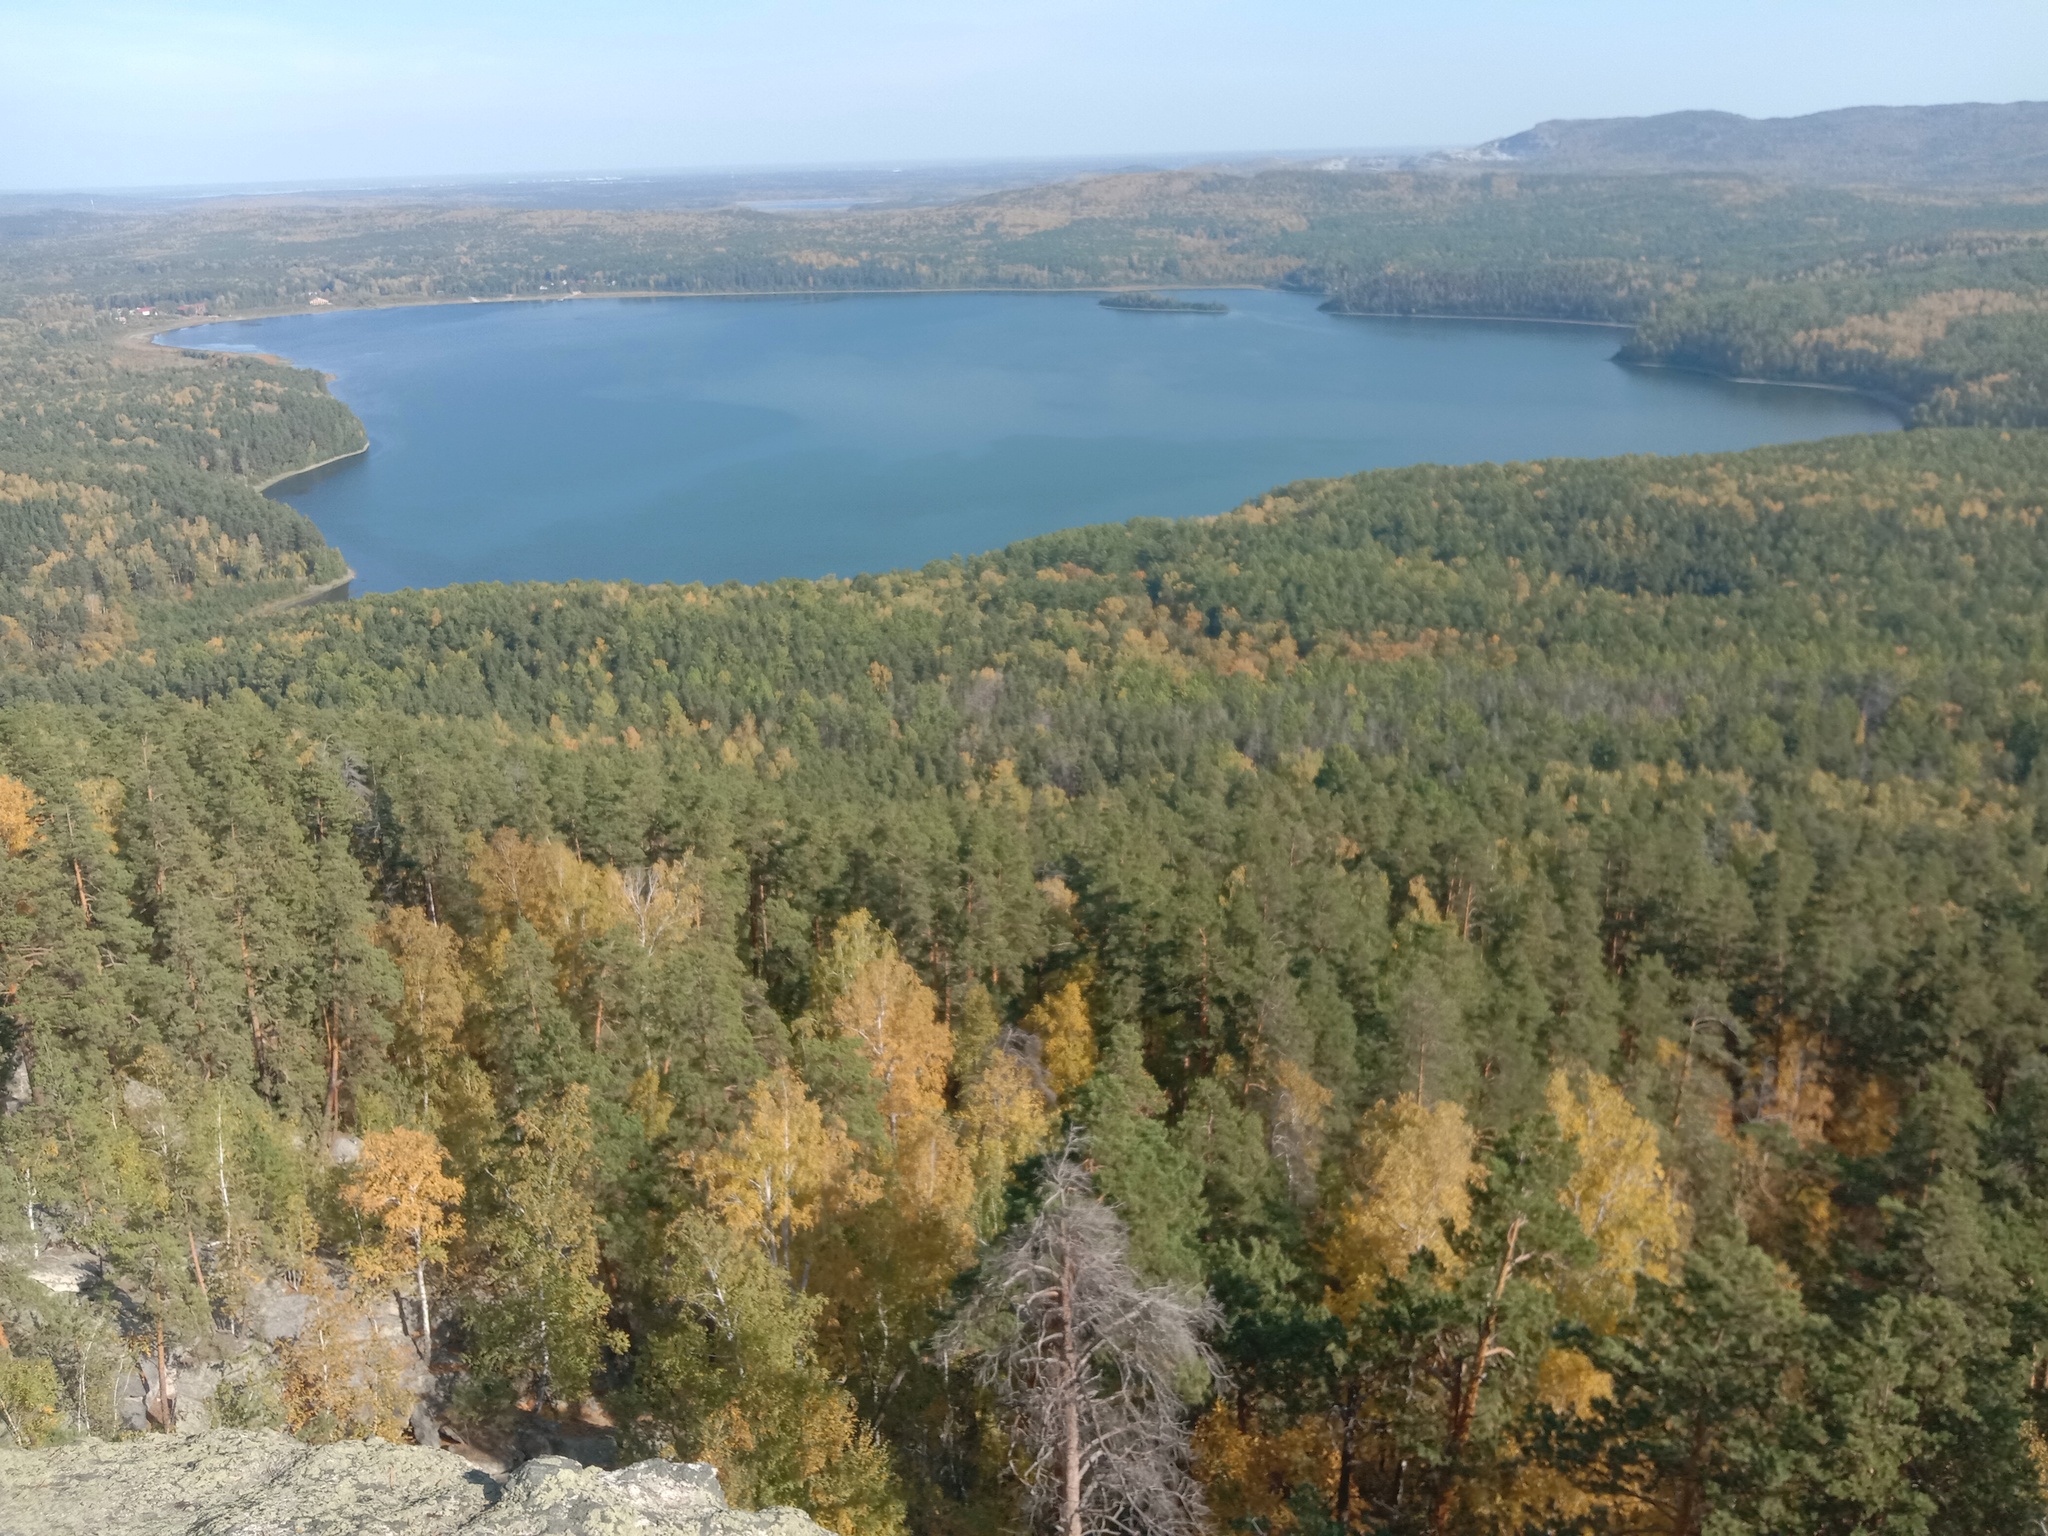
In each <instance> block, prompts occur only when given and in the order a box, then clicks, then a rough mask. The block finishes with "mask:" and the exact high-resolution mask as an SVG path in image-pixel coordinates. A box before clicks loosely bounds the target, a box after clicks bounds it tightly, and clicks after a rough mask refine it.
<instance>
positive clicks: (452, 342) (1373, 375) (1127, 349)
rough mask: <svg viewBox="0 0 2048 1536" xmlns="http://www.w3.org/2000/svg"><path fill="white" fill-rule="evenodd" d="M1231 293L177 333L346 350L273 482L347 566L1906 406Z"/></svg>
mask: <svg viewBox="0 0 2048 1536" xmlns="http://www.w3.org/2000/svg"><path fill="white" fill-rule="evenodd" d="M1215 297H1220V298H1222V299H1223V300H1224V301H1225V302H1226V303H1228V304H1229V305H1230V307H1231V312H1230V313H1229V314H1228V315H1224V316H1204V315H1170V314H1132V313H1127V312H1118V311H1114V310H1107V309H1104V308H1102V307H1101V306H1100V305H1099V304H1098V303H1097V302H1096V299H1095V296H1093V295H1089V294H1019V295H1010V294H915V295H901V296H874V297H869V296H848V297H836V298H820V299H810V298H766V299H731V300H720V299H648V300H634V299H581V300H577V301H575V302H572V303H545V304H542V303H534V304H467V305H446V306H438V307H432V308H409V309H386V310H371V311H360V312H354V313H342V314H330V315H305V316H290V317H284V318H280V319H273V320H253V321H238V322H229V323H222V324H218V325H209V326H205V327H201V328H198V329H196V330H187V331H181V332H177V333H175V334H174V337H173V339H174V340H176V341H178V342H180V343H182V344H184V345H188V346H195V345H196V346H207V347H213V348H223V349H228V350H237V351H264V352H274V353H277V354H279V355H281V356H284V357H287V358H290V359H291V360H292V361H294V362H297V363H301V364H303V365H305V366H307V367H312V368H320V369H324V370H325V371H327V372H329V373H331V374H333V375H334V376H335V383H334V390H335V393H336V394H338V395H339V396H340V397H341V398H342V399H343V400H345V401H347V402H348V404H349V405H350V406H351V407H353V408H354V410H355V412H356V414H357V415H359V416H360V417H361V418H362V419H363V422H364V425H365V426H367V427H368V429H369V433H370V442H371V447H370V451H369V453H368V454H366V455H364V456H363V457H362V458H360V459H356V460H351V461H349V462H347V463H345V464H343V465H340V466H337V467H336V468H335V469H334V470H332V471H330V472H327V473H325V474H323V475H321V476H318V477H313V478H311V479H308V480H301V481H297V482H287V483H286V484H285V485H283V486H281V487H279V490H278V492H277V493H276V494H279V495H282V496H283V497H284V499H286V500H288V501H289V502H290V503H291V504H292V505H293V506H295V507H297V508H299V509H300V510H301V511H303V512H304V513H306V515H307V516H309V517H311V518H312V519H313V520H314V522H316V523H317V524H319V526H320V529H321V531H322V532H323V533H324V534H325V535H326V536H327V538H328V540H329V541H330V542H332V543H334V544H336V545H338V546H340V548H341V550H342V551H343V553H344V554H346V555H347V556H348V558H349V560H350V562H351V563H352V564H353V565H354V566H355V568H356V570H357V571H358V573H359V576H360V579H359V581H358V582H357V585H356V590H357V591H359V592H360V591H372V592H376V591H390V590H394V589H396V588H400V587H424V586H439V585H441V584H443V583H447V582H455V581H479V580H494V579H495V580H508V581H509V580H523V579H559V578H567V577H595V578H613V579H616V578H629V579H633V580H638V581H722V580H726V579H729V578H736V579H739V580H744V581H758V580H764V579H767V578H771V577H776V576H818V575H823V574H825V573H827V572H832V573H836V574H839V575H852V574H854V573H855V572H858V571H876V570H885V569H889V568H892V567H898V566H907V565H919V564H922V563H923V562H925V561H927V560H931V559H935V558H938V557H942V556H946V555H951V554H965V553H970V552H973V551H976V550H984V549H991V548H994V547H995V546H997V545H1001V544H1006V543H1009V542H1010V541H1011V540H1013V539H1018V538H1023V537H1026V536H1028V535H1030V534H1035V533H1044V532H1047V531H1049V530H1051V529H1055V528H1065V527H1072V526H1075V525H1077V524H1081V523H1095V522H1111V521H1118V520H1121V519H1124V518H1129V517H1137V516H1160V517H1177V516H1183V515H1187V514H1191V513H1194V514H1199V513H1213V512H1222V511H1226V510H1228V509H1229V508H1230V507H1232V506H1235V505H1236V504H1238V503H1239V502H1241V501H1243V500H1245V499H1246V498H1248V497H1251V496H1255V495H1257V494H1258V493H1259V492H1261V491H1263V490H1265V489H1267V488H1268V487H1271V486H1274V485H1279V484H1283V483H1285V482H1287V481H1289V480H1297V479H1302V478H1305V477H1310V476H1321V475H1341V474H1348V473H1350V472H1352V471H1354V470H1360V469H1370V468H1375V467H1378V466H1382V465H1391V464H1413V463H1418V462H1423V461H1435V462H1439V463H1464V462H1470V461H1473V460H1480V459H1526V458H1547V457H1553V456H1559V455H1596V454H1615V453H1686V452H1694V451H1703V450H1706V451H1720V450H1727V449H1734V448H1746V447H1752V446H1755V445H1757V444H1761V443H1774V442H1788V441H1793V440H1797V439H1801V438H1813V437H1824V436H1828V435H1831V434H1835V433H1842V432H1873V431H1885V430H1889V429H1893V428H1896V427H1897V425H1898V421H1897V419H1896V418H1895V417H1894V416H1893V415H1892V414H1891V413H1890V412H1889V411H1887V410H1886V409H1884V408H1883V407H1882V406H1880V405H1878V404H1877V403H1875V402H1874V401H1870V400H1865V399H1862V398H1859V397H1857V396H1853V395H1847V394H1839V393H1832V392H1827V391H1821V390H1812V389H1797V388H1790V387H1777V386H1762V385H1745V384H1732V383H1726V382H1723V381H1719V380H1714V379H1708V378H1703V377H1699V376H1696V375H1691V374H1684V373H1676V372H1668V371H1661V370H1645V369H1633V368H1624V367H1622V366H1620V365H1619V364H1616V363H1614V362H1613V361H1611V359H1612V357H1613V354H1614V351H1615V348H1616V347H1617V346H1618V345H1619V344H1620V340H1621V336H1622V333H1621V332H1619V331H1615V330H1607V329H1597V328H1592V327H1579V326H1562V325H1538V324H1515V323H1509V322H1502V323H1491V322H1475V321H1453V320H1362V319H1355V318H1340V317H1337V316H1332V315H1326V314H1322V313H1320V312H1319V311H1318V310H1317V308H1316V304H1315V301H1314V300H1313V299H1310V298H1307V297H1304V296H1301V295H1298V294H1286V293H1271V292H1262V291H1232V292H1228V293H1223V294H1219V295H1215Z"/></svg>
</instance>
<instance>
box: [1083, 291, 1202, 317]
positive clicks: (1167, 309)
mask: <svg viewBox="0 0 2048 1536" xmlns="http://www.w3.org/2000/svg"><path fill="white" fill-rule="evenodd" d="M1102 307H1103V308H1104V309H1135V310H1141V311H1143V312H1144V313H1146V314H1148V315H1227V314H1229V313H1230V306H1229V305H1228V304H1217V303H1213V302H1211V303H1198V302H1197V301H1195V300H1193V299H1176V298H1171V297H1168V296H1166V295H1163V294H1157V293H1112V294H1110V295H1109V296H1108V297H1107V298H1105V299H1104V300H1103V301H1102Z"/></svg>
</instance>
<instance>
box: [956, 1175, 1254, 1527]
mask: <svg viewBox="0 0 2048 1536" xmlns="http://www.w3.org/2000/svg"><path fill="white" fill-rule="evenodd" d="M1216 1317H1217V1313H1216V1306H1215V1303H1214V1302H1212V1301H1211V1300H1210V1299H1209V1298H1208V1297H1207V1296H1204V1295H1200V1294H1191V1293H1189V1292H1187V1291H1183V1290H1179V1289H1176V1288H1174V1287H1171V1286H1153V1285H1147V1284H1145V1283H1144V1282H1143V1281H1142V1280H1141V1279H1140V1278H1139V1276H1138V1274H1137V1272H1136V1271H1135V1270H1133V1269H1132V1268H1131V1263H1130V1237H1129V1234H1128V1233H1127V1232H1126V1231H1125V1229H1124V1224H1123V1222H1122V1221H1121V1220H1120V1219H1119V1218H1118V1216H1117V1214H1116V1213H1115V1212H1114V1211H1113V1210H1111V1209H1110V1208H1109V1207H1108V1206H1106V1205H1104V1204H1103V1203H1102V1201H1101V1200H1100V1199H1098V1198H1097V1196H1096V1194H1095V1186H1094V1181H1093V1180H1092V1179H1091V1178H1090V1177H1089V1174H1088V1169H1087V1166H1086V1164H1085V1162H1084V1160H1083V1155H1082V1145H1081V1143H1080V1141H1079V1139H1078V1138H1070V1139H1069V1141H1068V1142H1067V1145H1066V1147H1065V1149H1064V1150H1063V1151H1062V1153H1061V1154H1060V1155H1059V1156H1058V1157H1056V1158H1054V1159H1053V1160H1052V1161H1051V1162H1050V1163H1049V1164H1048V1166H1047V1168H1046V1170H1045V1173H1044V1175H1043V1177H1042V1178H1041V1180H1040V1185H1039V1206H1038V1212H1037V1214H1036V1215H1035V1216H1033V1217H1032V1218H1031V1219H1030V1220H1029V1221H1027V1222H1024V1223H1022V1224H1021V1225H1019V1226H1018V1227H1016V1228H1014V1229H1013V1230H1012V1231H1011V1232H1010V1234H1009V1235H1008V1236H1006V1237H1005V1238H1004V1239H1003V1240H1002V1241H1001V1242H1000V1243H998V1244H997V1245H996V1246H995V1248H994V1249H993V1250H992V1251H991V1252H990V1253H989V1255H988V1257H987V1259H986V1260H985V1261H984V1262H983V1264H982V1269H981V1275H980V1278H979V1281H978V1283H977V1285H976V1287H975V1290H974V1293H973V1295H972V1297H971V1299H970V1300H969V1302H968V1304H967V1305H966V1307H965V1308H963V1309H962V1312H961V1314H960V1316H959V1317H958V1318H956V1319H955V1320H954V1322H953V1323H952V1325H951V1326H950V1327H948V1328H947V1329H946V1331H945V1332H944V1333H943V1334H942V1335H941V1336H940V1339H939V1354H940V1358H941V1360H943V1361H944V1362H946V1363H947V1365H948V1366H949V1367H950V1366H951V1364H952V1363H953V1362H954V1361H956V1360H958V1361H962V1362H964V1363H966V1364H968V1365H970V1366H971V1367H972V1368H973V1369H974V1371H975V1372H976V1374H977V1375H978V1376H979V1377H980V1379H981V1380H982V1381H983V1382H984V1383H985V1384H986V1385H988V1386H991V1387H993V1388H994V1390H995V1395H996V1401H997V1403H998V1405H999V1406H1000V1409H1001V1411H1002V1414H1003V1417H1004V1421H1005V1423H1004V1428H1005V1429H1006V1431H1007V1432H1008V1435H1009V1439H1010V1446H1011V1465H1012V1467H1013V1469H1014V1470H1015V1471H1016V1473H1017V1475H1018V1477H1019V1478H1020V1479H1021V1480H1022V1482H1023V1484H1024V1487H1025V1489H1026V1501H1027V1504H1028V1507H1029V1513H1030V1516H1031V1520H1032V1523H1033V1524H1034V1525H1035V1526H1037V1527H1039V1528H1041V1529H1045V1530H1049V1531H1053V1532H1057V1533H1058V1536H1193V1533H1195V1532H1198V1531H1200V1530H1201V1529H1202V1528H1203V1527H1204V1525H1205V1523H1206V1519H1207V1510H1206V1509H1205V1507H1204V1505H1203V1502H1202V1495H1201V1490H1200V1488H1199V1487H1197V1486H1196V1484H1195V1481H1194V1479H1193V1478H1192V1477H1190V1476H1189V1475H1188V1471H1187V1452H1188V1431H1187V1413H1188V1410H1187V1403H1186V1401H1185V1399H1184V1398H1183V1396H1182V1394H1183V1392H1184V1391H1188V1390H1201V1389H1204V1388H1206V1387H1208V1386H1209V1385H1210V1384H1211V1383H1213V1382H1214V1381H1216V1380H1217V1379H1218V1377H1219V1375H1220V1372H1219V1369H1218V1366H1217V1362H1216V1357H1215V1356H1214V1355H1213V1354H1211V1353H1210V1351H1209V1349H1208V1348H1207V1346H1206V1345H1204V1344H1203V1342H1202V1335H1203V1333H1204V1332H1205V1331H1206V1330H1207V1329H1208V1328H1210V1327H1211V1326H1213V1324H1214V1323H1215V1321H1216Z"/></svg>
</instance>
